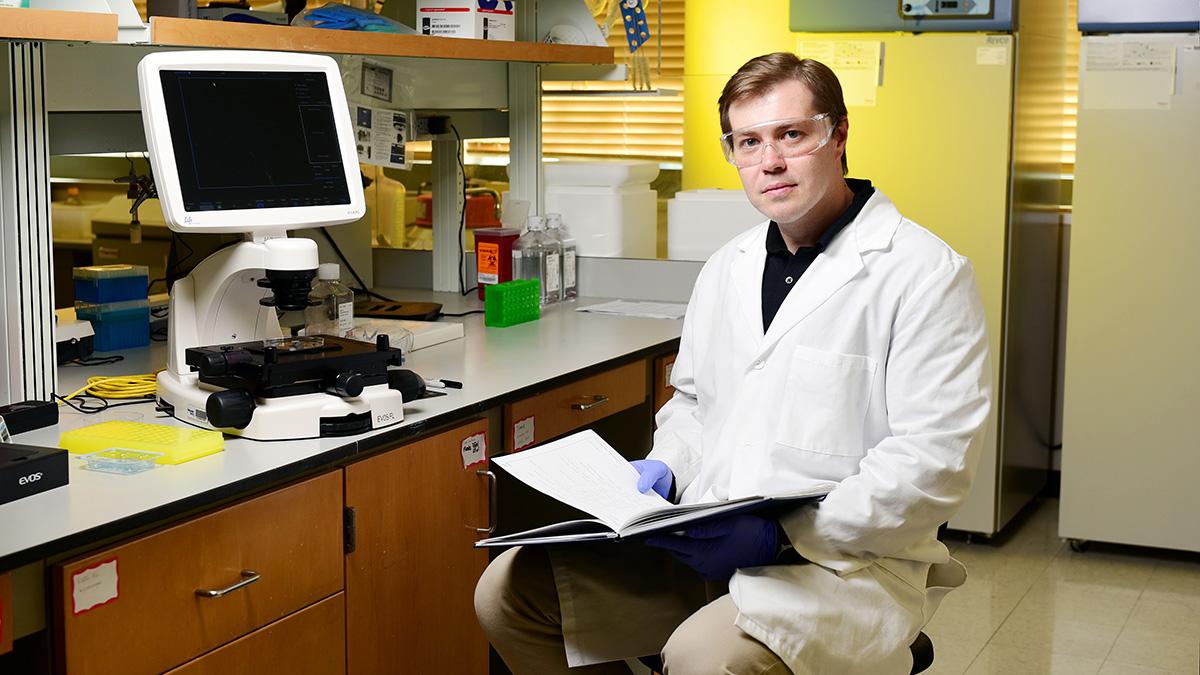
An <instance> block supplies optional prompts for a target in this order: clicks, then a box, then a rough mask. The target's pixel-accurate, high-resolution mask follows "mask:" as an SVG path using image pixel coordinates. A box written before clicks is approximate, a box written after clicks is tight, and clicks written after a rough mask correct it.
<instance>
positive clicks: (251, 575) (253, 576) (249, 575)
mask: <svg viewBox="0 0 1200 675" xmlns="http://www.w3.org/2000/svg"><path fill="white" fill-rule="evenodd" d="M259 576H260V575H259V573H258V572H255V571H254V570H242V580H241V581H239V582H237V583H236V584H234V585H232V586H230V587H228V588H222V589H221V590H219V591H210V590H208V589H206V588H197V589H196V595H198V596H200V597H202V598H219V597H221V596H223V595H228V594H229V593H232V592H234V591H236V590H237V589H239V588H244V587H246V586H249V585H250V584H252V583H254V582H256V581H258V578H259Z"/></svg>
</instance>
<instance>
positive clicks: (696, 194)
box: [667, 189, 766, 260]
mask: <svg viewBox="0 0 1200 675" xmlns="http://www.w3.org/2000/svg"><path fill="white" fill-rule="evenodd" d="M764 220H766V218H765V217H764V216H763V215H762V214H761V213H759V212H758V209H756V208H754V207H753V206H752V205H751V204H750V200H749V199H748V198H747V197H746V193H745V192H742V191H741V190H716V189H706V190H683V191H680V192H678V193H676V194H675V197H674V198H673V199H670V200H668V201H667V257H668V258H670V259H671V260H708V257H709V256H711V255H712V254H713V253H716V251H717V249H719V248H721V247H722V246H724V245H725V243H726V242H727V241H729V240H730V239H733V238H734V237H735V236H737V235H738V234H740V233H742V232H745V231H746V230H748V229H750V228H751V227H754V226H755V225H758V224H759V223H761V222H763V221H764Z"/></svg>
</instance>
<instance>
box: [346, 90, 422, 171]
mask: <svg viewBox="0 0 1200 675" xmlns="http://www.w3.org/2000/svg"><path fill="white" fill-rule="evenodd" d="M353 108H354V144H355V146H357V148H358V161H359V162H361V163H363V164H374V165H376V166H386V167H390V168H393V169H408V168H409V163H408V153H407V152H405V149H404V142H405V140H406V139H407V138H408V113H406V112H401V111H399V110H384V109H382V108H368V107H366V106H361V105H356V106H353Z"/></svg>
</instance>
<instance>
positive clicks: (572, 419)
mask: <svg viewBox="0 0 1200 675" xmlns="http://www.w3.org/2000/svg"><path fill="white" fill-rule="evenodd" d="M645 401H646V362H645V361H635V362H633V363H629V364H626V365H624V366H619V367H617V368H613V369H611V370H606V371H604V372H602V373H598V374H596V375H592V376H590V377H584V378H581V379H579V380H576V381H574V382H571V383H569V384H565V385H562V386H560V387H556V388H554V389H551V390H549V391H545V392H542V393H540V394H535V395H534V396H530V397H528V398H525V399H522V400H520V401H517V402H516V403H510V404H508V405H505V406H504V429H505V432H504V436H505V438H504V447H505V450H506V451H509V452H512V451H514V450H523V449H525V448H527V447H531V446H534V445H537V444H538V443H541V442H543V441H548V440H550V439H552V438H555V437H557V436H561V435H563V434H565V433H567V432H570V431H575V430H576V429H582V428H583V427H585V426H587V425H589V424H591V423H593V422H595V421H597V420H599V419H601V418H604V417H608V416H609V415H612V414H614V413H618V412H621V411H622V410H627V409H629V408H632V407H633V406H635V405H638V404H639V403H644V402H645Z"/></svg>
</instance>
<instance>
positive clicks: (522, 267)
mask: <svg viewBox="0 0 1200 675" xmlns="http://www.w3.org/2000/svg"><path fill="white" fill-rule="evenodd" d="M526 227H527V230H526V232H525V234H523V235H521V238H520V239H517V241H516V242H515V243H514V244H513V276H514V277H515V278H517V279H537V280H538V281H540V282H541V304H542V306H543V307H545V306H546V305H549V304H552V303H555V302H558V301H559V298H560V294H561V292H562V291H561V288H562V279H561V274H562V272H561V271H560V265H559V261H560V259H561V257H562V256H561V252H560V248H559V246H558V242H557V241H555V240H553V239H551V238H550V237H547V236H546V219H545V218H543V217H541V216H529V222H528V224H527V225H526Z"/></svg>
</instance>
